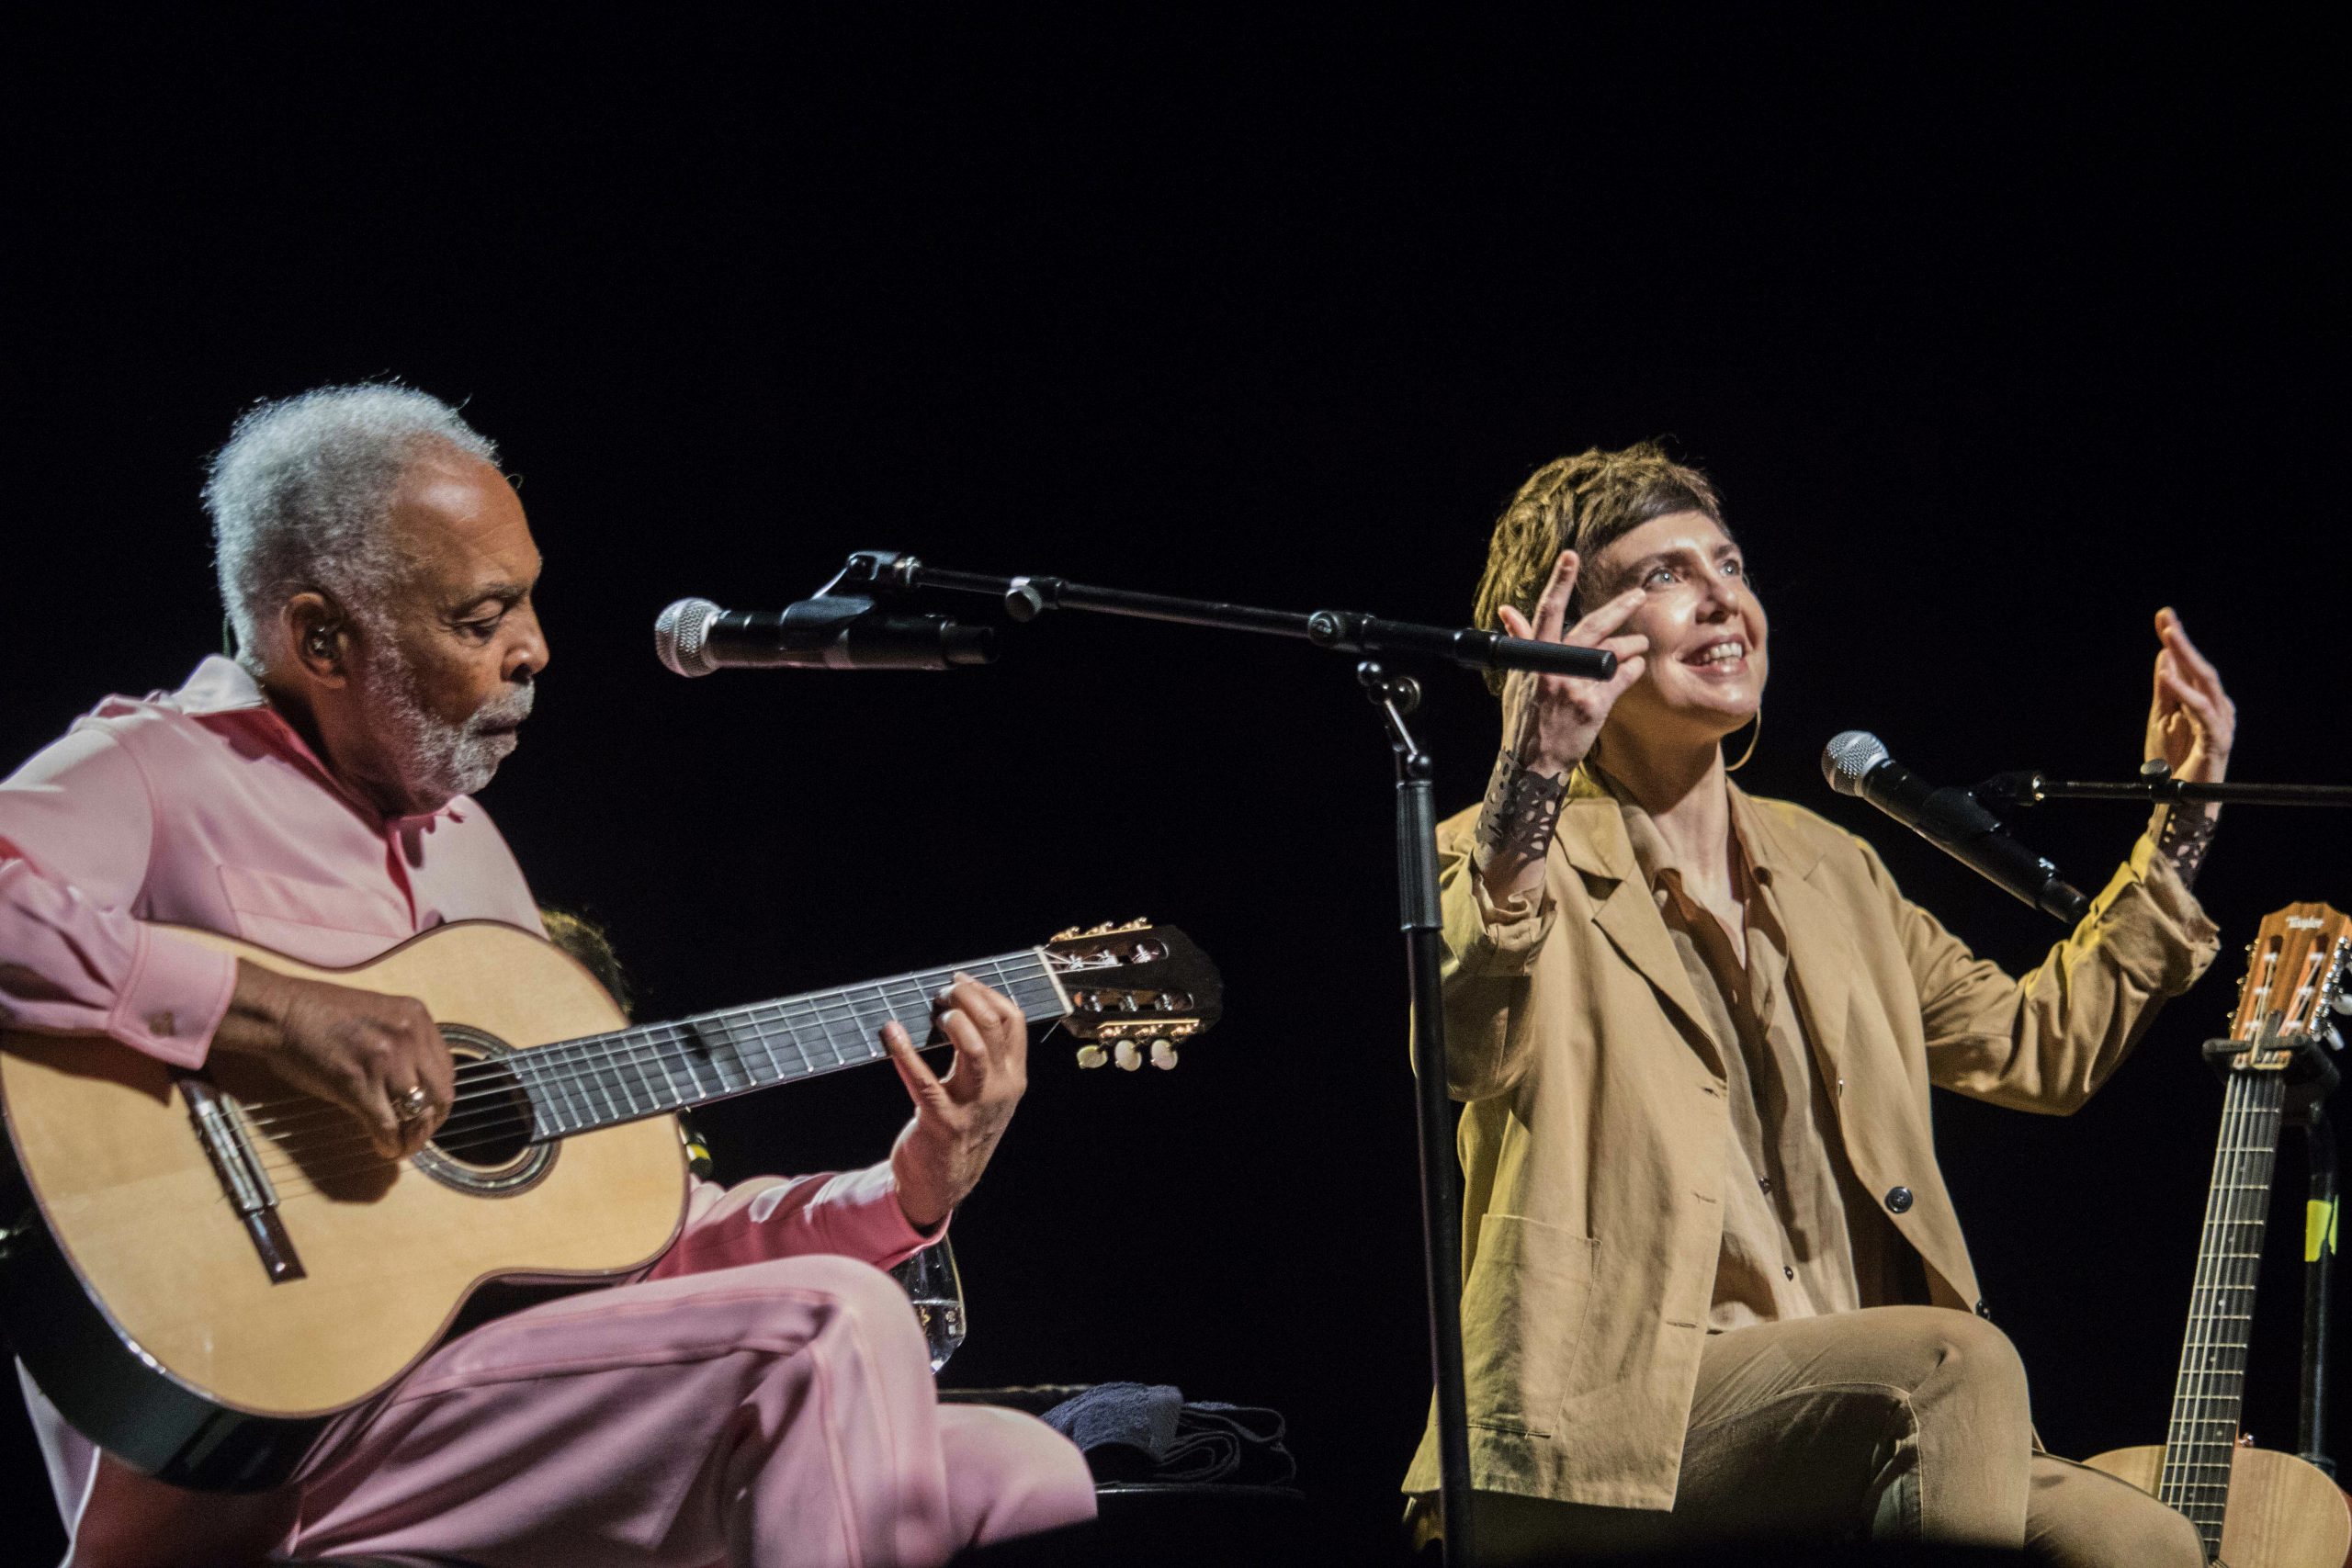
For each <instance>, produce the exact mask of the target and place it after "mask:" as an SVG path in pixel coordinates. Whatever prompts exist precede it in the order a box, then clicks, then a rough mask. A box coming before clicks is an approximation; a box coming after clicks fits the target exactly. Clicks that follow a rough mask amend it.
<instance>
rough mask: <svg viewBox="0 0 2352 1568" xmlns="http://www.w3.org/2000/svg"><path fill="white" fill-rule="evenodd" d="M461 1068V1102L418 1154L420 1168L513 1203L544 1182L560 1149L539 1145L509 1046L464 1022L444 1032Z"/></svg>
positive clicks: (465, 1188)
mask: <svg viewBox="0 0 2352 1568" xmlns="http://www.w3.org/2000/svg"><path fill="white" fill-rule="evenodd" d="M441 1037H442V1038H443V1039H444V1040H447V1042H448V1043H449V1055H451V1056H452V1057H454V1058H455V1059H456V1061H457V1065H458V1099H457V1103H456V1104H455V1105H453V1106H452V1107H451V1108H450V1111H449V1119H448V1120H447V1121H446V1122H443V1123H442V1124H441V1130H440V1131H439V1132H438V1133H435V1134H434V1135H433V1141H432V1142H431V1143H429V1144H427V1145H424V1149H423V1151H422V1152H420V1153H419V1154H418V1155H417V1156H416V1168H418V1169H419V1170H422V1171H423V1172H424V1174H425V1175H427V1176H429V1177H431V1178H433V1179H434V1180H435V1181H438V1182H440V1183H441V1184H442V1185H443V1186H445V1187H454V1188H456V1189H457V1190H459V1191H460V1192H475V1193H481V1194H482V1195H484V1196H487V1197H502V1198H503V1197H508V1196H511V1195H513V1194H515V1193H516V1192H522V1191H526V1190H529V1189H530V1188H533V1187H536V1186H537V1185H538V1184H539V1182H540V1181H541V1180H543V1179H545V1178H546V1176H547V1173H548V1168H550V1167H552V1166H553V1165H554V1164H555V1156H556V1149H557V1146H558V1145H556V1144H555V1143H553V1142H548V1143H543V1144H542V1143H533V1142H532V1141H531V1140H532V1138H533V1136H534V1135H535V1134H537V1131H538V1126H537V1121H536V1120H535V1118H534V1117H533V1115H532V1113H531V1097H530V1095H529V1093H528V1092H527V1091H526V1090H525V1089H524V1088H523V1082H522V1079H521V1078H519V1077H516V1076H515V1069H514V1068H513V1066H510V1065H509V1060H510V1058H512V1057H513V1055H514V1054H515V1052H514V1047H513V1046H511V1045H508V1044H507V1043H505V1042H504V1041H503V1040H498V1039H495V1038H493V1037H492V1036H491V1035H488V1034H484V1033H483V1032H481V1030H479V1029H469V1028H467V1027H466V1026H465V1025H463V1024H458V1023H449V1024H443V1025H442V1026H441Z"/></svg>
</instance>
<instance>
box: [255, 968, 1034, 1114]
mask: <svg viewBox="0 0 2352 1568" xmlns="http://www.w3.org/2000/svg"><path fill="white" fill-rule="evenodd" d="M1016 964H1037V965H1038V967H1037V969H1036V970H1035V973H1034V974H1032V973H1023V974H1017V975H1014V976H1010V977H1009V978H1008V979H1007V981H1006V983H1009V984H1013V985H1025V984H1029V983H1032V982H1034V981H1036V980H1039V979H1044V978H1046V977H1048V976H1050V975H1051V974H1052V970H1051V967H1050V965H1049V964H1046V961H1045V960H1043V959H1042V958H1040V957H1038V956H1037V955H1036V950H1035V949H1032V950H1030V952H1028V953H1022V954H1018V955H1016V954H1012V953H1007V954H1003V955H1001V957H998V958H989V959H982V960H980V961H979V962H978V964H974V965H971V966H970V967H971V968H979V967H989V968H996V969H1000V970H1001V969H1004V968H1006V967H1007V966H1009V965H1016ZM966 972H967V973H968V972H969V969H967V970H966ZM954 973H955V971H954V970H953V969H940V970H936V971H928V970H914V971H910V973H908V974H905V975H894V976H890V977H888V979H883V980H870V981H864V982H861V983H860V984H858V985H855V986H845V987H841V988H839V989H838V990H832V991H810V992H805V993H803V994H801V995H799V996H795V997H779V998H775V999H774V1000H771V1001H764V1002H753V1003H751V1004H748V1005H746V1006H744V1007H740V1008H726V1009H721V1010H718V1011H717V1012H714V1013H707V1014H698V1015H695V1017H692V1018H688V1019H683V1020H675V1021H669V1022H666V1023H661V1024H643V1025H638V1026H635V1027H632V1028H628V1029H620V1030H614V1031H610V1032H605V1033H603V1034H591V1035H582V1036H581V1037H580V1038H579V1039H577V1040H570V1041H554V1042H550V1043H548V1044H547V1045H537V1046H529V1047H526V1048H525V1049H528V1050H537V1051H545V1050H549V1049H560V1048H563V1047H567V1046H581V1045H585V1044H586V1043H589V1042H592V1041H603V1042H619V1041H621V1040H623V1039H624V1038H625V1037H626V1036H628V1035H633V1034H641V1033H645V1032H649V1031H651V1030H656V1029H663V1028H672V1029H675V1028H684V1027H686V1026H689V1025H695V1024H700V1023H705V1022H710V1021H723V1020H726V1019H729V1018H737V1017H744V1016H747V1015H751V1014H754V1013H762V1012H770V1011H773V1012H776V1013H777V1014H778V1015H779V1020H780V1019H781V1016H782V1014H783V1013H784V1012H786V1010H789V1009H791V1008H793V1007H796V1006H797V1007H801V1008H803V1009H812V1010H817V1011H819V1012H820V1013H821V1011H822V1010H823V1009H825V1008H827V1007H831V1006H835V1005H840V1003H841V999H842V998H848V997H849V996H850V994H851V993H853V992H859V991H874V992H876V993H883V992H887V991H888V990H890V989H893V988H904V987H907V986H908V985H909V984H910V983H913V984H920V983H922V982H925V981H928V980H930V979H933V978H934V977H936V978H937V979H939V980H940V981H942V982H943V983H944V982H946V981H949V980H951V979H952V977H953V975H954ZM885 999H886V1001H887V999H888V998H887V997H886V998H885ZM892 1010H893V1011H894V1012H895V1010H896V1007H895V1004H893V1005H892ZM779 1020H771V1021H779ZM837 1021H838V1020H837ZM494 1065H495V1064H494V1062H483V1063H480V1064H473V1063H469V1064H467V1067H471V1066H484V1067H487V1066H494ZM458 1070H459V1071H461V1072H462V1071H465V1070H467V1068H466V1067H460V1068H459V1069H458ZM243 1103H244V1110H245V1111H246V1114H247V1117H248V1119H249V1122H251V1124H253V1125H256V1126H268V1125H274V1124H276V1122H277V1121H279V1120H281V1119H280V1118H274V1117H264V1116H255V1115H254V1112H255V1111H264V1110H275V1109H277V1108H278V1107H282V1106H284V1107H293V1108H294V1111H293V1112H292V1114H296V1115H299V1114H302V1113H304V1112H314V1111H335V1112H337V1113H338V1114H348V1113H347V1112H344V1111H342V1110H341V1108H340V1107H337V1106H333V1105H327V1104H323V1103H322V1102H321V1101H319V1100H317V1099H315V1098H314V1097H311V1096H308V1095H297V1096H290V1097H285V1098H280V1099H274V1100H253V1101H248V1102H243Z"/></svg>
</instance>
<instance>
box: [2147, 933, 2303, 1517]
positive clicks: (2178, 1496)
mask: <svg viewBox="0 0 2352 1568" xmlns="http://www.w3.org/2000/svg"><path fill="white" fill-rule="evenodd" d="M2265 959H2267V960H2268V961H2269V964H2270V968H2269V970H2268V972H2267V974H2264V975H2262V976H2260V977H2259V978H2260V990H2259V993H2258V995H2259V996H2260V997H2261V998H2262V1000H2263V1002H2266V1003H2267V999H2268V998H2269V996H2270V995H2271V993H2272V989H2273V987H2275V986H2276V985H2277V983H2278V967H2277V961H2278V951H2277V949H2276V948H2274V947H2267V946H2266V947H2265V948H2264V949H2263V951H2262V952H2261V953H2257V954H2256V956H2255V959H2254V962H2255V963H2256V964H2260V963H2262V962H2264V960H2265ZM2255 983H2256V973H2255V972H2254V970H2252V969H2249V970H2248V973H2247V984H2248V985H2249V986H2252V985H2254V984H2255ZM2268 1011H2269V1009H2268V1008H2267V1006H2263V1005H2260V1004H2257V1007H2256V1017H2257V1018H2259V1017H2262V1016H2265V1015H2267V1013H2268ZM2261 1038H2262V1035H2261V1030H2260V1027H2259V1026H2258V1025H2257V1026H2256V1027H2255V1028H2254V1029H2253V1030H2252V1031H2251V1032H2249V1034H2248V1036H2247V1047H2246V1048H2247V1051H2248V1052H2255V1051H2258V1050H2259V1047H2260V1042H2261ZM2243 1059H2244V1058H2241V1060H2243ZM2252 1076H2253V1075H2251V1074H2250V1073H2247V1072H2245V1071H2242V1070H2239V1069H2237V1068H2236V1067H2234V1066H2233V1069H2232V1070H2231V1071H2230V1072H2229V1073H2228V1074H2227V1075H2225V1077H2224V1085H2223V1092H2222V1129H2221V1136H2220V1138H2219V1140H2218V1141H2217V1143H2216V1145H2215V1146H2214V1151H2213V1174H2212V1177H2211V1183H2212V1185H2211V1189H2210V1190H2209V1192H2208V1195H2207V1200H2206V1205H2205V1218H2204V1224H2203V1225H2202V1226H2201V1227H2200V1230H2199V1238H2198V1242H2199V1245H2198V1249H2197V1250H2198V1257H2197V1276H2196V1280H2195V1282H2194V1284H2193V1285H2192V1287H2191V1290H2190V1296H2189V1319H2188V1333H2187V1335H2186V1336H2185V1337H2184V1338H2183V1341H2182V1346H2181V1368H2180V1372H2179V1376H2178V1378H2177V1381H2176V1382H2175V1385H2174V1387H2175V1399H2174V1408H2173V1410H2172V1412H2171V1418H2170V1420H2168V1421H2167V1422H2166V1425H2165V1452H2164V1455H2163V1458H2162V1461H2161V1464H2160V1468H2159V1472H2158V1477H2157V1492H2158V1495H2159V1496H2160V1497H2162V1498H2163V1500H2164V1501H2165V1502H2166V1503H2168V1504H2171V1505H2172V1506H2176V1507H2179V1506H2183V1505H2184V1504H2185V1503H2186V1501H2187V1489H2188V1485H2189V1483H2190V1478H2191V1477H2192V1476H2194V1475H2197V1474H2199V1473H2201V1472H2202V1469H2203V1467H2204V1465H2205V1459H2204V1454H2205V1452H2206V1449H2205V1445H2204V1439H2205V1438H2207V1436H2208V1435H2209V1427H2208V1425H2207V1421H2208V1418H2207V1417H2206V1416H2204V1415H2203V1414H2202V1412H2203V1411H2204V1410H2205V1408H2206V1406H2207V1405H2208V1404H2211V1403H2213V1390H2214V1388H2215V1386H2216V1379H2215V1377H2214V1369H2213V1359H2214V1353H2215V1334H2216V1332H2217V1320H2216V1318H2215V1316H2214V1314H2215V1313H2216V1312H2218V1311H2219V1310H2221V1309H2220V1307H2219V1306H2218V1305H2217V1301H2218V1298H2219V1296H2220V1292H2221V1291H2222V1284H2223V1280H2225V1279H2226V1278H2227V1277H2228V1274H2229V1270H2228V1265H2229V1264H2230V1263H2231V1262H2232V1261H2233V1260H2232V1259H2230V1258H2228V1257H2226V1256H2224V1255H2225V1254H2226V1253H2227V1252H2229V1251H2230V1250H2232V1248H2231V1247H2230V1242H2231V1240H2232V1238H2233V1235H2234V1231H2235V1227H2234V1226H2233V1225H2232V1224H2230V1223H2229V1222H2230V1221H2231V1220H2233V1219H2234V1218H2235V1217H2236V1212H2235V1209H2234V1207H2233V1200H2234V1199H2235V1198H2236V1197H2237V1195H2238V1194H2237V1192H2236V1190H2234V1189H2233V1188H2232V1187H2230V1186H2226V1185H2224V1183H2226V1182H2228V1181H2229V1180H2230V1179H2232V1178H2233V1177H2234V1176H2235V1175H2236V1174H2238V1169H2237V1166H2238V1154H2237V1145H2240V1144H2241V1143H2242V1142H2243V1134H2244V1132H2245V1111H2246V1105H2247V1100H2248V1098H2249V1094H2250V1090H2249V1089H2247V1088H2246V1087H2245V1086H2246V1085H2247V1084H2248V1082H2249V1080H2250V1078H2251V1077H2252ZM2217 1229H2218V1230H2219V1232H2220V1234H2219V1235H2218V1236H2217V1235H2216V1234H2215V1232H2216V1230H2217ZM2200 1528H2201V1527H2200Z"/></svg>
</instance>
